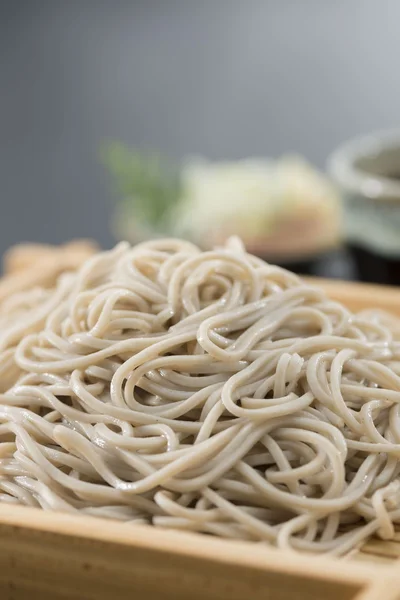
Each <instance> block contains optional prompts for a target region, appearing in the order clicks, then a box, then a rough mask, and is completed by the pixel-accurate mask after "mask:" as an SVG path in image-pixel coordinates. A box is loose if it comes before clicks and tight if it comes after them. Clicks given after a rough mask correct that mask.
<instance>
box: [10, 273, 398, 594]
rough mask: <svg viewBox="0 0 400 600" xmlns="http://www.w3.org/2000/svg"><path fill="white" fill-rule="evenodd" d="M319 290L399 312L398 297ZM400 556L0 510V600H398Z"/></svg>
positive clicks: (394, 549)
mask: <svg viewBox="0 0 400 600" xmlns="http://www.w3.org/2000/svg"><path fill="white" fill-rule="evenodd" d="M14 283H15V282H14ZM14 283H13V286H14V287H15V285H14ZM314 283H317V284H318V285H321V286H322V287H324V288H326V289H327V291H328V292H329V294H330V295H331V297H333V298H335V299H336V300H340V301H342V302H343V303H345V304H347V305H348V306H349V308H351V309H352V310H361V309H364V308H370V307H380V308H383V309H386V310H389V311H391V312H393V313H397V314H400V290H396V289H390V288H383V287H379V286H364V285H361V284H349V283H344V282H332V281H324V280H314ZM1 285H2V284H0V291H1ZM17 287H18V286H17ZM20 287H21V286H20ZM398 557H400V534H399V535H398V537H397V539H396V540H394V541H390V542H383V541H380V540H375V539H374V540H371V541H370V542H368V543H367V544H365V545H364V547H363V548H362V549H361V550H359V551H357V552H356V553H354V554H353V556H351V557H350V558H347V559H342V560H336V559H328V558H323V557H315V556H310V555H300V554H296V553H294V552H282V551H279V550H275V549H271V548H268V547H263V546H261V545H260V544H252V543H247V542H239V541H230V540H229V541H228V540H219V539H216V538H212V537H208V536H205V535H200V534H192V533H182V532H175V531H162V530H156V529H153V528H151V527H149V526H140V525H136V526H133V525H126V524H121V523H118V522H111V521H108V520H103V519H95V518H93V517H81V516H71V515H67V514H58V513H50V512H43V511H40V510H38V509H32V508H25V507H19V506H10V505H7V504H3V505H2V504H0V600H26V599H28V598H29V600H61V599H63V600H67V599H71V600H85V599H88V600H89V599H90V600H91V599H93V600H95V599H96V600H108V599H112V600H120V599H124V598H135V599H138V600H142V599H147V598H148V599H154V600H158V599H160V600H164V599H165V600H167V599H168V600H184V599H190V600H200V599H204V600H228V599H229V600H243V599H244V600H275V599H276V600H319V599H321V598H323V599H324V600H400V569H399V568H398V565H397V564H396V559H397V558H398Z"/></svg>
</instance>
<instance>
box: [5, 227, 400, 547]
mask: <svg viewBox="0 0 400 600" xmlns="http://www.w3.org/2000/svg"><path fill="white" fill-rule="evenodd" d="M398 334H399V325H398V323H395V322H394V321H392V320H391V319H390V318H389V317H387V316H386V315H382V314H380V313H378V312H376V313H375V312H371V313H368V314H366V315H365V316H363V315H354V314H352V313H351V312H349V311H348V310H347V309H346V308H345V307H344V306H342V305H340V304H338V303H336V302H332V301H330V300H329V299H328V298H327V297H326V296H325V294H324V293H323V292H322V291H321V290H319V289H317V288H314V287H312V286H310V285H307V284H304V283H303V282H302V281H301V279H299V278H298V277H297V276H295V275H293V274H291V273H289V272H288V271H285V270H283V269H281V268H278V267H275V266H272V265H269V264H266V263H265V262H263V261H261V260H259V259H257V258H255V257H254V256H251V255H249V254H246V252H245V250H244V248H243V247H242V245H241V243H240V242H239V240H236V239H231V240H230V241H229V242H228V243H227V245H226V246H225V247H224V248H219V249H216V250H214V251H209V252H201V251H200V250H199V249H198V248H197V247H196V246H194V245H192V244H190V243H188V242H184V241H179V240H157V241H152V242H148V243H145V244H140V245H137V246H135V247H130V246H129V245H128V244H126V243H121V244H119V245H118V246H117V247H116V248H114V249H113V250H111V251H109V252H103V253H99V254H97V255H95V256H94V257H92V258H90V259H88V260H87V261H86V263H85V264H84V265H83V267H82V268H81V269H80V270H79V271H78V272H77V273H67V274H64V275H63V276H61V277H60V279H59V281H58V283H57V286H56V287H55V289H50V290H48V289H47V290H46V289H40V288H38V289H32V290H31V291H30V292H28V293H24V294H16V295H14V296H12V297H10V298H8V299H6V300H5V301H3V303H2V306H1V307H0V385H1V389H0V392H1V393H0V501H3V502H8V503H16V504H23V505H28V506H32V507H41V508H43V509H50V510H58V511H67V512H70V513H81V514H86V515H97V516H101V517H106V518H115V519H119V520H121V521H126V522H135V523H146V524H152V525H154V526H156V527H164V528H175V529H182V530H187V531H197V532H203V533H206V534H213V535H217V536H222V537H227V538H238V539H243V540H253V541H257V542H261V543H267V544H271V545H276V546H278V547H281V548H293V549H296V550H303V551H309V552H326V553H332V554H336V555H342V554H346V553H347V552H349V551H350V550H352V549H353V548H356V547H358V546H359V545H360V544H361V543H362V542H363V541H364V540H365V539H367V538H368V537H370V536H371V535H373V534H376V535H378V536H380V537H381V538H383V539H389V538H391V537H392V536H393V535H394V524H395V523H396V522H400V477H399V474H400V461H399V458H400V413H399V406H400V342H398V341H396V339H398V338H399V335H398Z"/></svg>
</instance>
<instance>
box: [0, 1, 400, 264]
mask: <svg viewBox="0 0 400 600" xmlns="http://www.w3.org/2000/svg"><path fill="white" fill-rule="evenodd" d="M399 22H400V2H399V1H398V0H335V1H333V0H270V1H268V0H241V1H235V0H209V1H207V0H206V1H202V2H201V1H199V0H193V1H192V0H180V1H179V0H158V1H157V0H147V1H146V0H142V1H134V0H125V1H123V0H109V1H101V0H93V1H90V0H64V1H58V0H48V1H46V0H25V1H22V0H0V83H1V87H0V194H1V218H0V252H1V253H2V252H3V251H4V250H5V249H6V248H7V247H8V246H9V245H10V244H13V243H16V242H19V241H28V240H34V241H46V242H54V243H55V242H60V241H64V240H67V239H69V238H72V237H77V236H89V237H94V238H96V239H97V240H98V241H99V242H100V243H101V244H103V245H105V246H109V245H111V244H112V242H113V238H112V234H111V231H110V225H109V221H110V215H111V213H112V207H113V203H112V194H111V192H110V181H109V179H108V177H107V175H106V173H105V172H104V169H103V168H102V166H101V164H100V161H99V146H100V144H101V143H102V142H103V141H104V140H106V139H115V138H118V139H121V140H123V141H125V142H128V143H131V144H133V145H136V146H139V147H142V148H148V149H160V150H162V151H164V152H167V153H170V154H172V155H173V156H176V157H178V158H179V157H180V156H182V155H183V154H185V153H200V154H204V155H206V156H209V157H210V158H214V159H217V158H237V157H243V156H246V155H272V156H278V155H279V154H281V153H283V152H286V151H297V152H301V153H303V154H304V155H305V156H306V157H308V158H309V159H311V160H312V161H313V162H315V163H316V164H317V165H319V166H323V165H324V164H325V160H326V157H327V155H328V154H329V153H330V152H331V150H332V149H334V148H335V146H337V145H338V144H339V143H341V142H342V141H343V140H345V139H346V138H349V137H351V136H353V135H357V134H359V133H363V132H367V131H369V130H373V129H381V128H388V127H396V126H398V125H399V122H400V103H399V93H400V72H399V69H398V64H397V63H398V58H399V56H400V35H399Z"/></svg>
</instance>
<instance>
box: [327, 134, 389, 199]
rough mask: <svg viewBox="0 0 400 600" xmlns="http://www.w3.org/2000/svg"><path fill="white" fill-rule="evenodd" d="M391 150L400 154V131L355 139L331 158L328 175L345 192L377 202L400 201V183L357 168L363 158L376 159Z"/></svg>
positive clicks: (342, 146)
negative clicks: (383, 152)
mask: <svg viewBox="0 0 400 600" xmlns="http://www.w3.org/2000/svg"><path fill="white" fill-rule="evenodd" d="M390 149H393V150H395V149H398V150H399V153H400V129H395V130H393V129H392V130H382V131H377V132H372V133H370V134H367V135H364V136H360V137H356V138H352V139H350V140H348V141H347V142H345V143H344V144H342V145H340V146H339V147H338V148H337V149H336V150H335V151H334V152H333V153H332V154H331V155H330V156H329V158H328V162H327V170H328V173H329V175H330V176H331V178H332V179H333V181H334V182H335V183H336V184H338V185H339V186H340V187H341V188H342V189H343V190H344V191H345V192H350V193H353V194H357V195H359V196H363V197H366V198H370V199H373V200H379V199H382V200H392V201H400V182H396V181H395V180H393V179H390V178H389V177H384V176H382V175H375V174H373V173H368V172H367V171H363V170H362V169H360V168H359V167H357V166H356V162H357V161H358V160H359V159H360V158H364V157H365V158H367V157H373V156H375V155H377V154H379V153H381V152H382V151H385V150H390Z"/></svg>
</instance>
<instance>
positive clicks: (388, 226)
mask: <svg viewBox="0 0 400 600" xmlns="http://www.w3.org/2000/svg"><path fill="white" fill-rule="evenodd" d="M329 171H330V173H331V175H332V178H333V179H334V180H335V181H336V182H337V184H338V186H339V188H340V189H341V190H342V196H343V199H344V209H345V210H344V214H345V218H344V235H345V238H346V241H347V247H348V249H349V250H350V252H351V254H352V256H353V258H354V259H355V263H356V267H357V274H358V276H359V278H360V279H362V280H363V281H368V282H377V283H389V284H392V285H400V131H397V132H395V131H389V132H382V133H375V134H370V135H368V136H365V137H363V138H360V139H356V140H353V141H351V142H348V143H347V144H344V145H343V146H342V147H341V148H339V149H338V150H337V151H336V152H335V153H334V154H333V155H332V156H331V158H330V160H329Z"/></svg>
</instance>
